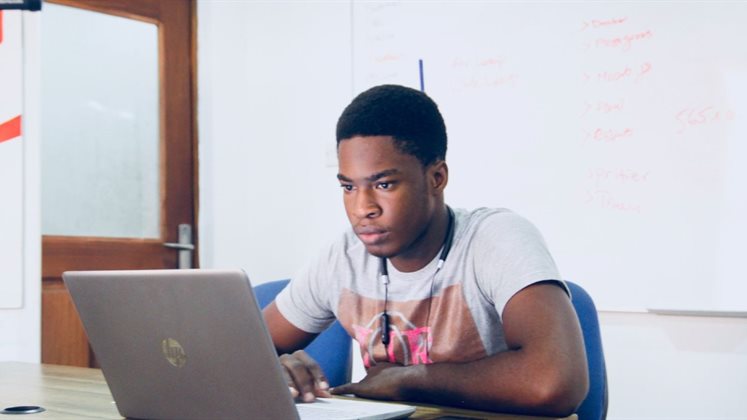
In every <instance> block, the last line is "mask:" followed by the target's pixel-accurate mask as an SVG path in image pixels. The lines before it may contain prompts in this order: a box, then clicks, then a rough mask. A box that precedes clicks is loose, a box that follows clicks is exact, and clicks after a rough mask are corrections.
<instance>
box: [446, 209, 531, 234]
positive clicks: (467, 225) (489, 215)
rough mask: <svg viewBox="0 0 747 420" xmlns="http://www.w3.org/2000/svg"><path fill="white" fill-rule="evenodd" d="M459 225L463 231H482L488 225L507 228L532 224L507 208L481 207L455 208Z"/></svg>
mask: <svg viewBox="0 0 747 420" xmlns="http://www.w3.org/2000/svg"><path fill="white" fill-rule="evenodd" d="M454 213H455V215H456V218H457V226H458V227H459V226H460V225H461V229H460V230H463V231H470V230H471V231H481V230H483V229H484V228H486V227H487V226H493V227H495V228H506V227H511V226H516V225H524V224H531V223H530V222H529V221H528V220H527V219H525V218H524V217H522V216H521V215H519V214H517V213H515V212H514V211H512V210H509V209H507V208H499V207H498V208H489V207H480V208H476V209H474V210H465V209H455V210H454Z"/></svg>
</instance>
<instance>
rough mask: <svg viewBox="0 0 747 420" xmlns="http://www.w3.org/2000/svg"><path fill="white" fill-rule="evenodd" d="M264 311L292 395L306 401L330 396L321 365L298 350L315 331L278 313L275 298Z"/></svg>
mask: <svg viewBox="0 0 747 420" xmlns="http://www.w3.org/2000/svg"><path fill="white" fill-rule="evenodd" d="M263 315H264V318H265V322H266V323H267V328H268V329H269V330H270V336H271V337H272V342H273V344H274V345H275V350H276V351H277V352H278V355H279V356H280V364H281V365H282V366H283V368H284V371H283V373H284V375H285V381H286V382H287V383H288V387H289V388H290V389H291V394H292V395H293V397H294V398H298V399H300V400H302V401H305V402H311V401H313V400H314V399H315V398H316V397H329V396H330V394H329V381H328V380H327V378H326V376H325V375H324V372H323V371H322V369H321V367H319V365H318V364H317V363H316V361H315V360H314V359H312V358H311V357H310V356H309V355H308V354H306V352H304V351H303V350H300V349H302V348H304V347H306V345H308V344H309V343H310V342H311V341H312V340H314V338H315V337H316V336H317V334H312V333H308V332H306V331H303V330H301V329H299V328H296V326H295V325H293V324H291V323H290V322H289V321H288V320H287V319H285V317H284V316H283V314H281V313H280V311H279V310H278V308H277V305H275V302H272V303H270V304H269V305H267V307H265V309H264V310H263Z"/></svg>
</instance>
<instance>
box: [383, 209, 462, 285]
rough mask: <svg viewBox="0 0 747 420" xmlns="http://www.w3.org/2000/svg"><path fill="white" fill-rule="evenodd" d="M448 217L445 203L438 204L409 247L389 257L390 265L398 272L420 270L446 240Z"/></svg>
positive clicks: (431, 259)
mask: <svg viewBox="0 0 747 420" xmlns="http://www.w3.org/2000/svg"><path fill="white" fill-rule="evenodd" d="M449 217H450V216H449V211H448V210H447V208H446V205H444V204H441V205H440V206H438V210H436V212H435V213H434V216H433V219H432V220H431V222H430V223H429V224H428V226H426V227H425V229H424V230H423V232H422V234H421V235H420V236H419V237H418V238H416V239H415V241H413V243H412V244H411V245H410V246H409V247H408V248H409V249H408V250H406V251H404V252H402V253H400V254H398V255H396V256H394V257H391V258H389V261H390V262H391V263H392V265H394V267H395V268H396V269H397V270H398V271H400V272H403V273H410V272H413V271H417V270H420V269H421V268H423V267H425V266H426V265H428V263H430V262H431V261H433V259H434V258H435V257H436V255H437V254H438V253H439V251H440V250H441V248H442V247H443V245H444V242H445V241H446V235H447V234H448V229H449Z"/></svg>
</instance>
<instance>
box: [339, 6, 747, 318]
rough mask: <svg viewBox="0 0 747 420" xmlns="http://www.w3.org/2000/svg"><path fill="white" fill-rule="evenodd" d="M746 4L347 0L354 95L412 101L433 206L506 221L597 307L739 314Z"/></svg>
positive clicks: (744, 284) (744, 301)
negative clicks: (487, 212)
mask: <svg viewBox="0 0 747 420" xmlns="http://www.w3.org/2000/svg"><path fill="white" fill-rule="evenodd" d="M746 21H747V3H744V2H721V3H717V2H687V3H673V2H625V3H622V2H620V3H612V2H604V3H603V2H583V3H581V2H567V3H560V2H542V3H526V2H522V3H514V2H510V3H509V2H486V1H481V2H433V1H431V2H423V1H410V2H404V1H401V2H353V6H352V25H351V26H352V42H351V44H352V53H353V85H354V87H353V90H354V91H355V93H358V92H361V91H363V90H365V89H367V88H368V87H371V86H373V85H377V84H382V83H397V84H404V85H407V86H411V87H414V88H419V87H420V73H419V61H420V60H422V64H423V82H424V86H425V91H426V92H427V93H428V94H429V95H430V96H431V97H432V98H434V100H435V101H436V102H437V103H438V104H439V107H440V109H441V111H442V113H443V114H444V118H445V120H446V126H447V130H448V134H449V151H448V155H447V162H448V164H449V167H450V182H449V186H448V188H447V190H446V199H447V202H448V203H450V204H451V205H452V206H455V207H464V208H475V207H481V206H491V207H507V208H510V209H513V210H515V211H516V212H518V213H520V214H522V215H524V216H525V217H527V218H529V219H530V220H531V221H532V222H534V223H535V224H536V225H537V226H538V227H539V229H540V230H541V231H542V232H543V234H544V236H545V239H546V241H547V243H548V246H549V247H550V250H551V252H552V253H553V255H554V257H555V259H556V262H557V264H558V266H559V268H560V270H561V273H562V274H563V277H564V278H565V279H568V280H572V281H575V282H577V283H579V284H581V285H583V286H584V287H585V288H586V289H587V290H588V291H589V292H590V293H591V295H592V296H593V298H594V300H595V301H596V303H597V306H598V307H599V308H600V309H603V310H645V309H646V308H670V309H690V310H719V311H744V310H745V309H747V279H745V278H744V277H745V276H744V270H742V269H741V265H742V264H741V262H742V261H744V260H745V257H747V246H745V245H744V243H743V242H744V238H746V237H747V218H746V217H745V215H747V198H746V196H747V48H745V40H747V25H745V23H744V22H746Z"/></svg>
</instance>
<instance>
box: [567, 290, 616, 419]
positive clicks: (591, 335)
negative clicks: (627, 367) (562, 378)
mask: <svg viewBox="0 0 747 420" xmlns="http://www.w3.org/2000/svg"><path fill="white" fill-rule="evenodd" d="M566 284H567V285H568V288H569V289H570V291H571V302H573V307H574V308H575V309H576V314H577V315H578V320H579V322H580V323H581V330H582V331H583V334H584V344H585V346H586V359H587V362H588V365H589V393H588V394H587V395H586V399H585V400H584V401H583V402H582V403H581V406H580V407H579V409H578V411H577V412H576V414H578V419H579V420H604V419H605V418H607V368H606V365H605V363H604V351H603V350H602V336H601V333H600V331H599V318H598V317H597V308H596V306H594V301H592V299H591V296H589V294H588V293H586V291H585V290H584V289H583V288H582V287H581V286H579V285H578V284H576V283H573V282H570V281H566Z"/></svg>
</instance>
